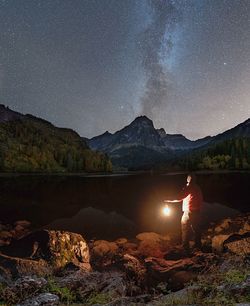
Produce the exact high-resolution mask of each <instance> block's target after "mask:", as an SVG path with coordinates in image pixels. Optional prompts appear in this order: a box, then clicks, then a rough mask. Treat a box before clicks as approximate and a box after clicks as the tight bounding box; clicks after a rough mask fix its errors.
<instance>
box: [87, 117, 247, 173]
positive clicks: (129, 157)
mask: <svg viewBox="0 0 250 306" xmlns="http://www.w3.org/2000/svg"><path fill="white" fill-rule="evenodd" d="M242 137H245V138H248V137H250V119H248V120H246V121H245V122H243V123H241V124H239V125H237V126H236V127H234V128H232V129H230V130H228V131H226V132H224V133H221V134H219V135H217V136H213V137H211V136H207V137H204V138H202V139H198V140H194V141H192V140H189V139H187V138H186V137H185V136H183V135H181V134H167V133H166V132H165V130H164V129H163V128H161V129H155V128H154V125H153V122H152V120H150V119H149V118H147V117H146V116H140V117H137V118H136V119H135V120H134V121H133V122H131V123H130V124H129V125H127V126H125V127H124V128H123V129H121V130H119V131H117V132H115V133H114V134H111V133H109V132H108V131H106V132H105V133H104V134H102V135H99V136H96V137H93V138H91V139H85V140H86V141H87V143H88V145H89V146H90V147H91V148H92V149H94V150H98V151H102V152H105V153H107V154H108V155H109V156H110V158H111V160H112V162H113V163H114V164H115V165H116V166H122V167H128V168H129V169H136V168H140V169H141V168H143V167H145V168H148V167H151V166H152V165H154V166H155V165H158V164H161V163H168V162H169V160H173V159H175V160H176V158H178V159H179V158H181V156H185V155H186V154H192V152H193V151H194V152H196V151H197V150H205V149H207V148H209V147H213V146H215V145H216V144H218V143H220V142H224V141H226V140H229V139H234V138H242Z"/></svg>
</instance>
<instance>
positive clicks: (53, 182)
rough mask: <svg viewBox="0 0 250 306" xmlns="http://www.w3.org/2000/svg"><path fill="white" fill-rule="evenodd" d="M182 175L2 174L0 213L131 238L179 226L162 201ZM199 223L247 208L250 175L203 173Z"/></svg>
mask: <svg viewBox="0 0 250 306" xmlns="http://www.w3.org/2000/svg"><path fill="white" fill-rule="evenodd" d="M185 179H186V175H185V174H150V173H140V174H131V175H128V174H124V175H87V176H86V175H70V176H69V175H65V176H64V175H49V176H46V175H16V176H15V175H2V176H1V177H0V203H1V205H0V216H1V221H2V222H4V223H7V222H9V223H12V222H14V221H16V220H21V219H26V220H29V221H31V222H32V225H33V227H34V228H55V229H64V230H70V231H74V232H79V233H81V234H83V236H84V237H86V238H88V239H96V238H103V239H114V238H118V237H121V236H126V237H132V236H134V235H135V234H136V233H138V232H142V231H156V232H159V233H166V232H168V231H179V230H180V218H181V205H180V204H171V215H170V216H169V217H163V216H162V214H161V209H162V201H163V200H164V199H165V198H166V197H169V196H170V197H173V198H175V196H176V195H177V194H178V192H179V191H180V190H181V188H182V187H183V185H184V184H185ZM197 181H198V184H199V185H200V187H201V188H202V191H203V195H204V206H203V225H204V226H206V224H207V223H208V222H211V221H216V220H219V219H221V218H224V217H227V216H234V215H237V214H239V213H241V212H248V211H249V207H250V205H249V204H250V200H249V196H250V173H249V172H245V173H244V172H243V173H236V172H232V173H201V174H198V175H197Z"/></svg>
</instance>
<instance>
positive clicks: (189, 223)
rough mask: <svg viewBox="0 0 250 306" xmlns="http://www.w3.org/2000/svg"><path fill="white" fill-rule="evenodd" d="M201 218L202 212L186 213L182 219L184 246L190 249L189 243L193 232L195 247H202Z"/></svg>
mask: <svg viewBox="0 0 250 306" xmlns="http://www.w3.org/2000/svg"><path fill="white" fill-rule="evenodd" d="M200 227H201V218H200V211H189V212H188V211H185V212H183V215H182V219H181V232H182V245H183V247H184V248H185V249H189V241H190V237H191V234H192V232H193V233H194V241H195V245H194V247H197V248H200V247H201V229H200Z"/></svg>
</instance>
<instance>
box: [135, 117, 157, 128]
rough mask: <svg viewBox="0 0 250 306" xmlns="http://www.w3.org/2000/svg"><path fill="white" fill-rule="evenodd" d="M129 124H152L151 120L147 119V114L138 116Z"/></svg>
mask: <svg viewBox="0 0 250 306" xmlns="http://www.w3.org/2000/svg"><path fill="white" fill-rule="evenodd" d="M131 124H147V125H151V126H153V121H152V120H151V119H149V118H148V117H147V116H145V115H143V116H138V117H136V118H135V120H134V121H133V122H132V123H131Z"/></svg>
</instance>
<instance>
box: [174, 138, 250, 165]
mask: <svg viewBox="0 0 250 306" xmlns="http://www.w3.org/2000/svg"><path fill="white" fill-rule="evenodd" d="M173 166H175V167H177V168H180V169H189V170H203V169H204V170H205V169H206V170H217V169H226V170H248V169H250V138H234V139H229V140H225V141H223V142H221V143H217V144H214V145H212V146H210V147H209V148H207V149H203V150H202V149H199V150H197V151H193V152H191V153H190V154H187V155H186V156H185V157H182V158H180V159H179V160H177V161H175V162H174V163H172V167H173Z"/></svg>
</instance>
